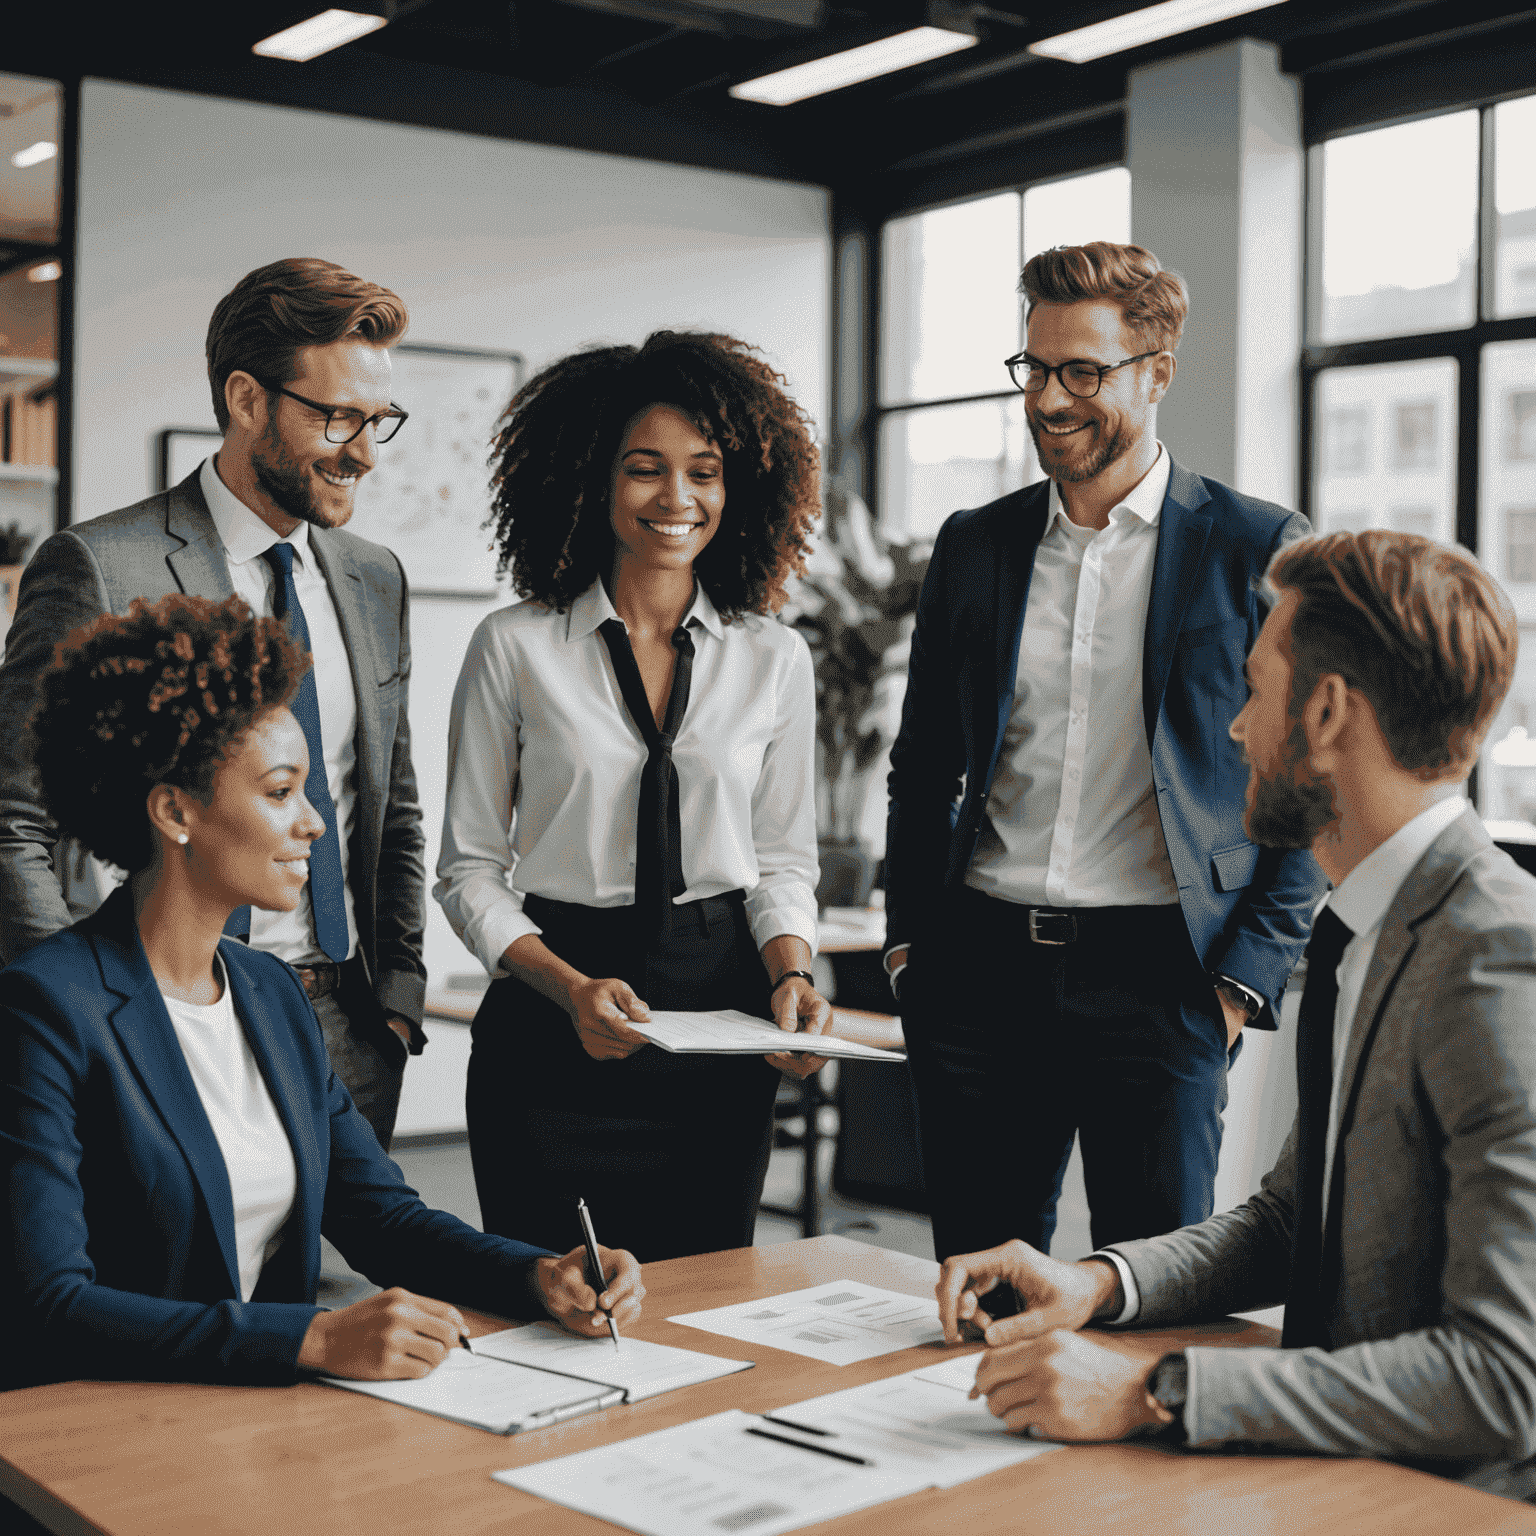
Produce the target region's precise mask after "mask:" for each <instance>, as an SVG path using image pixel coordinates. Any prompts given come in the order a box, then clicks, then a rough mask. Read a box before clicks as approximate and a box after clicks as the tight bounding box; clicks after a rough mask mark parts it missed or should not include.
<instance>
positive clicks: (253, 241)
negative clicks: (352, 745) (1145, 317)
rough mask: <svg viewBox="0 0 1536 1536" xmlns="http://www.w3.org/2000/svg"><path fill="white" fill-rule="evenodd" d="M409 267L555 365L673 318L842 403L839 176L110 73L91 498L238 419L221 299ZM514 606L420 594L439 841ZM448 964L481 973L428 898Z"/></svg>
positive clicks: (103, 507) (94, 308) (88, 372)
mask: <svg viewBox="0 0 1536 1536" xmlns="http://www.w3.org/2000/svg"><path fill="white" fill-rule="evenodd" d="M297 255H314V256H324V257H327V258H328V259H330V260H332V261H338V262H340V263H341V264H342V265H343V266H346V267H348V268H350V269H351V270H352V271H354V272H357V273H358V274H359V275H361V276H363V277H367V278H370V279H372V280H373V281H375V282H379V283H383V284H384V285H385V286H387V287H389V288H392V289H394V290H395V291H396V292H397V293H399V294H400V296H401V297H402V298H403V299H404V300H405V301H406V304H407V305H408V307H409V309H410V311H411V333H410V339H411V340H413V341H417V342H427V343H435V344H438V345H445V346H467V347H485V348H492V349H505V350H510V351H516V352H521V353H522V354H523V355H524V357H525V358H526V359H527V362H528V364H529V367H530V369H537V368H538V367H540V366H541V365H542V364H544V363H546V362H548V361H550V360H552V359H553V358H555V357H557V356H559V355H560V354H561V353H563V352H565V351H568V350H570V349H571V348H573V347H575V346H579V345H581V344H583V343H585V342H590V341H616V342H620V341H629V342H633V341H638V340H640V339H641V338H643V337H644V336H645V334H646V333H647V332H648V331H650V330H653V329H655V328H656V327H657V326H661V325H688V326H703V327H708V328H711V329H720V330H725V331H729V332H731V333H733V334H735V335H738V336H741V337H743V338H745V339H746V340H748V341H751V342H754V343H756V344H757V345H758V346H760V347H762V348H763V350H764V352H765V354H766V355H767V357H768V358H769V360H770V361H771V362H772V363H773V364H774V365H775V366H776V367H778V368H779V369H780V370H782V372H783V373H784V374H785V375H786V376H787V377H788V379H789V385H790V389H791V391H792V393H793V394H794V395H795V396H796V398H797V399H798V400H799V401H800V402H801V404H802V405H803V406H805V408H806V409H807V410H808V411H809V412H810V413H811V415H812V416H813V417H814V418H815V419H816V421H817V422H818V423H820V422H822V421H823V420H824V419H825V414H826V412H825V407H826V400H827V388H828V370H829V366H830V364H829V347H828V338H829V324H830V320H829V305H828V293H829V284H830V277H829V271H830V241H829V233H828V198H827V194H826V192H825V191H824V190H822V189H820V188H817V187H809V186H799V185H794V184H789V183H785V182H776V181H767V180H762V179H759V178H755V177H748V176H737V175H729V174H726V173H724V172H717V171H702V170H694V169H690V168H687V167H679V166H671V165H660V164H656V163H654V162H650V161H644V160H630V159H621V158H619V157H617V156H610V155H596V154H587V153H584V152H581V151H576V150H565V149H550V148H546V147H543V146H539V145H533V144H520V143H511V142H507V141H504V140H499V139H485V138H477V137H472V136H469V135H465V134H457V133H444V132H437V131H434V130H431V129H422V128H405V127H399V126H395V125H391V124H384V123H373V122H363V121H359V120H357V119H353V118H346V117H330V116H324V115H321V114H318V113H310V112H299V111H293V110H290V109H287V108H280V107H266V106H254V105H250V104H247V103H243V102H232V101H223V100H217V99H214V98H209V97H201V96H190V95H183V94H180V93H176V92H169V91H157V90H148V89H144V88H141V87H136V86H125V85H117V84H113V83H109V82H105V81H99V80H88V81H86V83H85V85H84V88H83V91H82V96H81V150H80V242H79V261H78V265H77V269H76V271H77V278H76V305H77V310H76V317H77V322H78V323H77V330H76V336H77V338H78V339H77V343H76V352H75V381H76V382H75V390H76V393H75V402H76V403H75V422H76V426H75V466H76V480H75V484H76V492H75V497H76V500H75V507H74V509H73V516H74V518H75V519H76V520H79V519H82V518H88V517H95V516H98V515H100V514H101V513H103V512H108V511H110V510H112V508H114V507H119V506H123V505H124V504H126V503H128V502H131V501H136V500H138V499H139V498H140V497H142V496H144V495H147V494H148V493H149V492H150V491H151V490H152V489H153V484H152V474H153V466H152V463H151V454H152V447H153V439H154V436H155V434H156V433H157V432H158V431H159V430H160V429H162V428H164V427H168V426H198V425H204V426H210V427H211V426H212V425H213V412H212V405H211V404H210V402H209V397H208V386H207V375H206V373H205V369H204V361H203V338H204V334H205V332H206V329H207V324H208V317H209V315H210V313H211V312H212V310H213V307H214V305H215V304H216V303H217V302H218V300H219V298H220V297H221V296H222V295H223V294H224V293H226V292H227V291H228V290H229V289H230V288H231V287H232V286H233V285H234V283H235V282H236V281H237V280H238V279H239V278H240V277H241V276H243V275H244V274H245V273H246V272H248V271H250V270H251V269H252V268H254V267H258V266H261V265H262V264H264V263H265V262H268V261H273V260H276V259H278V258H279V257H283V256H297ZM490 606H494V605H487V604H473V603H463V602H450V601H443V600H422V601H419V602H418V603H417V604H416V605H415V607H414V609H413V622H412V640H413V645H414V649H415V677H414V680H413V683H412V688H411V720H412V726H413V730H414V731H415V753H414V755H415V760H416V768H417V772H418V774H419V776H420V779H421V791H422V804H423V809H424V812H425V816H426V830H427V850H428V852H427V857H428V869H429V879H430V869H431V866H432V865H433V864H434V863H435V862H436V858H437V845H438V836H439V830H440V825H441V819H442V801H443V773H444V763H443V756H444V742H445V739H446V734H447V714H448V701H449V696H450V694H451V692H452V689H453V683H454V679H455V677H456V676H457V674H458V668H459V662H460V660H461V658H462V656H463V654H464V647H465V644H466V643H467V641H468V638H469V634H470V632H471V630H472V629H473V627H474V625H475V623H476V622H477V621H478V619H479V618H480V616H481V615H482V614H483V613H484V612H485V611H487V609H488V607H490ZM428 906H429V911H428V930H427V963H428V967H429V969H430V970H431V971H432V974H433V977H434V979H441V978H442V977H443V976H445V975H447V974H450V973H453V972H458V971H471V970H473V969H475V963H474V962H473V961H472V960H471V959H470V957H469V955H468V953H467V952H466V951H465V950H464V949H463V948H462V947H461V946H460V945H459V944H458V942H457V940H455V939H454V937H453V935H452V932H451V931H450V930H449V928H448V926H447V924H446V922H445V921H444V920H443V918H442V916H441V913H440V912H439V911H438V909H437V906H436V903H433V902H430V901H429V903H428Z"/></svg>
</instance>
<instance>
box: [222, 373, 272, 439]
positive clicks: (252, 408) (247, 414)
mask: <svg viewBox="0 0 1536 1536" xmlns="http://www.w3.org/2000/svg"><path fill="white" fill-rule="evenodd" d="M224 405H225V407H226V409H227V410H228V411H229V420H230V424H231V425H232V426H237V427H240V428H241V429H243V430H244V431H246V432H250V433H253V434H254V433H257V432H261V431H263V430H264V429H265V428H266V425H267V392H266V390H264V389H263V388H262V387H261V385H260V384H258V383H257V382H256V380H255V378H254V377H253V376H252V375H251V374H249V373H247V372H246V371H245V370H244V369H243V368H236V369H235V370H234V371H233V372H232V373H231V374H230V375H229V377H228V378H227V379H225V380H224Z"/></svg>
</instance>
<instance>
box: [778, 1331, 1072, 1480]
mask: <svg viewBox="0 0 1536 1536" xmlns="http://www.w3.org/2000/svg"><path fill="white" fill-rule="evenodd" d="M960 1366H965V1367H967V1368H968V1369H969V1371H970V1377H971V1379H970V1380H967V1379H965V1375H964V1373H963V1372H961V1371H958V1370H957V1369H956V1368H957V1367H960ZM975 1374H976V1356H975V1355H967V1356H964V1357H963V1358H961V1359H959V1360H953V1361H946V1362H945V1364H944V1365H942V1366H940V1367H938V1368H937V1370H921V1371H908V1372H907V1374H906V1375H904V1376H893V1377H891V1378H890V1379H889V1380H887V1381H871V1382H867V1383H866V1384H865V1385H864V1386H862V1387H849V1388H847V1389H846V1390H845V1391H842V1392H828V1393H827V1394H826V1395H825V1396H822V1397H813V1398H809V1399H807V1400H806V1401H805V1402H803V1403H795V1404H793V1405H791V1406H790V1407H788V1408H775V1409H774V1410H773V1411H772V1413H771V1414H770V1415H769V1417H770V1418H771V1419H772V1420H773V1421H774V1428H776V1429H778V1428H780V1427H785V1426H790V1425H800V1426H801V1430H800V1432H799V1433H798V1434H797V1432H796V1430H794V1429H793V1428H786V1430H785V1432H786V1433H788V1434H789V1435H791V1436H795V1437H796V1438H798V1439H800V1440H802V1441H803V1442H804V1443H805V1444H808V1445H830V1446H835V1447H836V1448H837V1449H838V1450H840V1451H854V1452H857V1453H858V1454H859V1455H861V1456H864V1457H867V1458H868V1459H870V1460H871V1461H873V1462H875V1463H876V1464H877V1465H878V1466H879V1467H881V1468H882V1469H884V1470H886V1471H891V1472H901V1473H911V1474H913V1475H914V1476H916V1475H921V1476H922V1477H923V1478H924V1479H925V1480H926V1483H927V1486H929V1487H933V1488H953V1487H954V1486H955V1485H956V1484H957V1483H966V1482H969V1481H970V1480H971V1479H972V1478H973V1477H985V1476H986V1474H987V1473H988V1472H996V1471H999V1470H1000V1469H1001V1468H1003V1467H1011V1466H1014V1465H1016V1464H1017V1463H1018V1462H1021V1461H1029V1460H1030V1459H1031V1458H1032V1457H1035V1456H1039V1455H1040V1454H1041V1453H1042V1452H1044V1451H1053V1450H1056V1449H1057V1447H1056V1446H1055V1445H1053V1444H1051V1443H1050V1442H1049V1441H1041V1440H1026V1439H1023V1438H1021V1437H1020V1436H1018V1435H1010V1434H1009V1433H1008V1430H1007V1429H1006V1427H1005V1426H1004V1424H1003V1421H1002V1420H1001V1419H998V1418H994V1417H993V1415H992V1413H991V1412H990V1411H989V1410H988V1408H987V1404H986V1399H985V1398H978V1399H976V1401H974V1402H972V1401H971V1399H970V1398H969V1397H968V1396H967V1394H968V1393H969V1392H970V1390H971V1384H972V1380H974V1378H975ZM935 1376H939V1377H940V1378H941V1379H940V1380H935V1379H934V1378H935ZM957 1381H964V1385H963V1386H957V1384H956V1383H957Z"/></svg>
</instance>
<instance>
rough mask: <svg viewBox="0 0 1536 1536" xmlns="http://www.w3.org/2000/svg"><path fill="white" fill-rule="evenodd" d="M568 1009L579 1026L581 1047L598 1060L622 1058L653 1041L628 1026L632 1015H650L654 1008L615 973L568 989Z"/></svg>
mask: <svg viewBox="0 0 1536 1536" xmlns="http://www.w3.org/2000/svg"><path fill="white" fill-rule="evenodd" d="M568 995H569V997H570V1002H569V1004H568V1005H567V1010H566V1011H567V1012H568V1013H569V1014H570V1016H571V1023H572V1024H574V1025H575V1026H576V1035H577V1038H578V1039H579V1040H580V1041H581V1048H582V1050H584V1051H585V1052H586V1053H587V1055H588V1056H590V1057H592V1058H593V1059H594V1060H595V1061H622V1060H623V1059H624V1057H626V1056H633V1055H634V1054H635V1052H636V1051H638V1050H639V1049H640V1047H641V1046H643V1045H649V1044H650V1043H651V1042H650V1041H649V1040H647V1039H646V1038H645V1036H644V1035H642V1034H641V1033H640V1032H639V1031H638V1030H634V1029H631V1028H630V1027H629V1020H631V1019H648V1018H650V1016H651V1010H650V1009H649V1008H647V1007H646V1005H645V1004H644V1003H642V1002H641V1001H640V999H639V998H638V997H636V996H635V989H634V988H633V987H632V986H630V984H629V983H628V982H627V981H620V980H619V978H618V977H616V976H605V977H600V978H598V979H597V980H596V981H591V980H583V981H581V982H579V983H578V984H577V985H575V986H573V987H572V988H571V989H570V992H569V994H568Z"/></svg>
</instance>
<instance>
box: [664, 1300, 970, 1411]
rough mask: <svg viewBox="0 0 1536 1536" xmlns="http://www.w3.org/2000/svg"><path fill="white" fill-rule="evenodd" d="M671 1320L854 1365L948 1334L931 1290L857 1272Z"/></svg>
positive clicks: (835, 1363)
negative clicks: (887, 1283) (865, 1280)
mask: <svg viewBox="0 0 1536 1536" xmlns="http://www.w3.org/2000/svg"><path fill="white" fill-rule="evenodd" d="M667 1321H668V1322H671V1323H684V1324H686V1325H687V1326H688V1327H690V1328H702V1329H704V1330H705V1331H706V1332H708V1333H719V1334H724V1335H725V1336H726V1337H727V1338H730V1339H741V1340H742V1341H743V1342H745V1343H748V1344H767V1345H769V1346H770V1347H771V1348H773V1349H785V1350H788V1351H789V1352H790V1353H791V1354H796V1355H809V1356H810V1357H811V1359H813V1360H824V1361H826V1363H827V1364H828V1365H852V1364H854V1362H855V1361H858V1360H872V1359H874V1358H875V1356H876V1355H889V1354H893V1353H895V1351H896V1350H898V1349H910V1348H912V1346H913V1345H914V1344H938V1343H941V1342H942V1341H943V1338H944V1330H943V1329H942V1328H941V1327H940V1326H939V1304H938V1302H937V1301H936V1300H935V1299H934V1298H933V1297H932V1296H927V1297H921V1296H903V1295H901V1294H900V1293H899V1292H896V1291H886V1290H882V1289H881V1288H880V1287H879V1286H878V1285H864V1284H862V1283H860V1282H858V1281H855V1280H832V1281H829V1282H828V1283H827V1284H826V1285H817V1286H813V1287H811V1288H810V1289H809V1290H804V1291H788V1292H786V1293H785V1294H784V1295H782V1296H769V1297H765V1298H764V1299H763V1300H762V1301H743V1302H737V1303H736V1304H735V1305H734V1306H729V1307H714V1308H712V1309H711V1310H709V1311H707V1312H684V1313H682V1314H681V1315H680V1316H677V1317H671V1318H668V1319H667ZM967 1390H969V1387H967Z"/></svg>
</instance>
